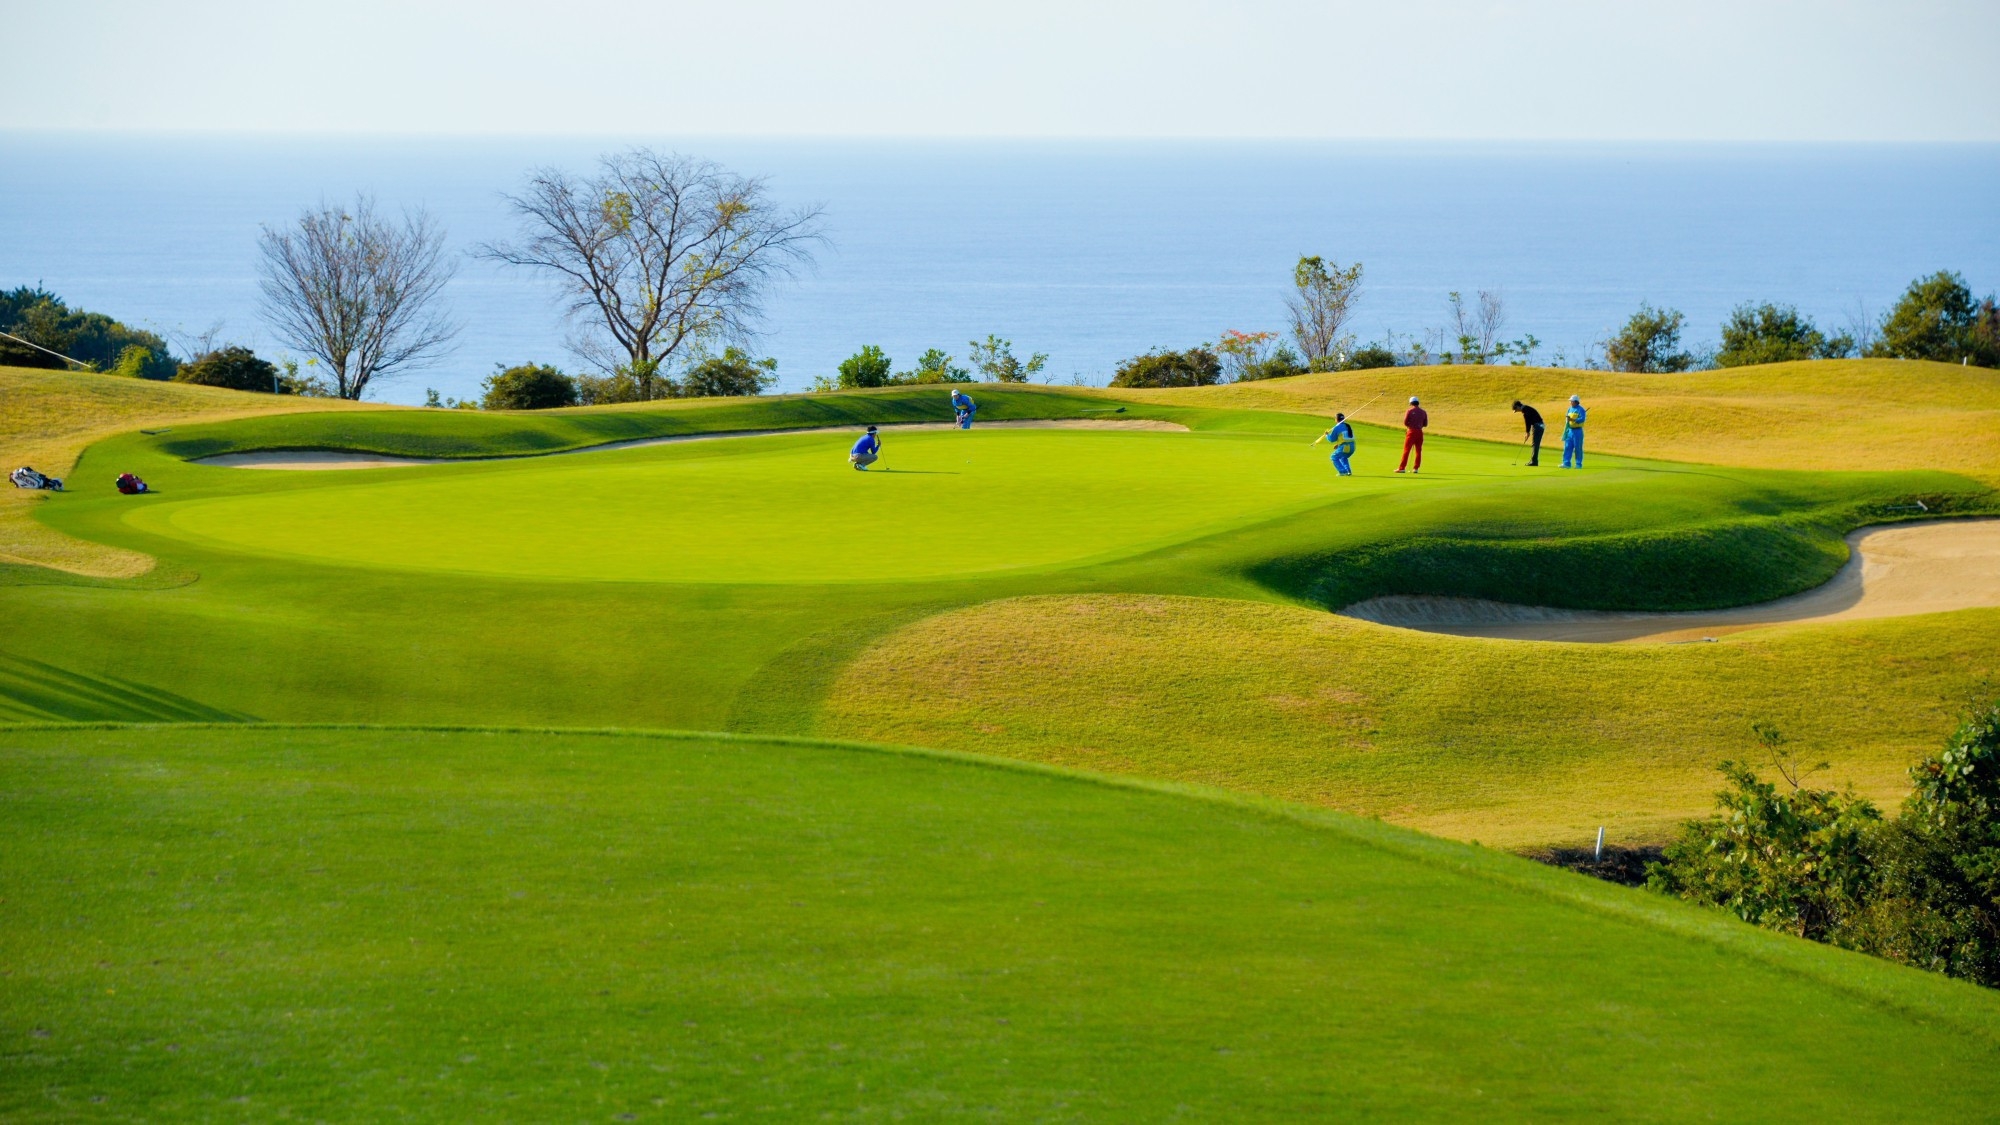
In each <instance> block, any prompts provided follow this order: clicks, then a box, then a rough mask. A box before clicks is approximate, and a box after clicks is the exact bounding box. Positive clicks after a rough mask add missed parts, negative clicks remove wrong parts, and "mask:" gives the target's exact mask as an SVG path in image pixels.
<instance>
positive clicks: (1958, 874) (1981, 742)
mask: <svg viewBox="0 0 2000 1125" xmlns="http://www.w3.org/2000/svg"><path fill="white" fill-rule="evenodd" d="M1910 780H1911V782H1912V783H1913V785H1914V789H1913V791H1912V792H1911V794H1910V796H1909V798H1908V800H1906V801H1905V802H1904V804H1903V811H1902V814H1901V815H1900V816H1898V817H1897V818H1896V820H1895V822H1894V823H1893V824H1891V825H1889V827H1888V829H1887V830H1886V831H1884V832H1883V833H1882V834H1881V838H1880V840H1879V842H1878V845H1877V847H1876V849H1875V851H1876V855H1875V864H1876V868H1877V872H1878V879H1879V882H1880V890H1879V893H1878V897H1877V899H1876V901H1875V903H1874V904H1873V907H1872V908H1871V910H1870V911H1869V913H1868V916H1867V918H1866V920H1865V925H1864V926H1862V927H1861V928H1860V931H1861V932H1860V933H1858V934H1857V935H1855V936H1856V940H1854V941H1853V942H1851V944H1854V945H1856V946H1857V947H1859V948H1862V949H1866V950H1868V951H1869V952H1871V953H1876V954H1878V955H1881V956H1884V957H1888V958H1890V959H1892V960H1896V961H1901V962H1903V963H1904V964H1907V965H1914V966H1916V967H1918V968H1922V969H1930V970H1932V971H1934V972H1940V973H1946V974H1949V975H1951V976H1955V977H1962V978H1964V979H1966V980H1971V981H1976V982H1978V983H1979V984H1983V985H1986V986H1988V987H1994V986H2000V702H1995V703H1989V704H1987V705H1986V706H1985V707H1984V708H1983V709H1981V710H1979V711H1977V712H1975V713H1974V714H1973V715H1972V716H1971V717H1970V718H1968V719H1967V720H1966V721H1965V722H1964V723H1963V724H1961V725H1960V726H1959V728H1958V730H1957V731H1955V732H1954V733H1953V734H1952V736H1951V738H1950V740H1949V741H1947V742H1946V744H1945V748H1944V749H1943V750H1942V751H1940V752H1939V753H1938V754H1936V755H1934V756H1932V757H1929V758H1926V759H1924V760H1923V761H1921V762H1918V763H1917V764H1916V765H1915V766H1913V767H1911V769H1910Z"/></svg>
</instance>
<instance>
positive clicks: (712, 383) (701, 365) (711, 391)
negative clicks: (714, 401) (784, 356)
mask: <svg viewBox="0 0 2000 1125" xmlns="http://www.w3.org/2000/svg"><path fill="white" fill-rule="evenodd" d="M777 381H778V361H777V360H775V359H756V358H753V357H752V356H751V355H750V353H749V352H746V351H743V350H742V349H741V348H725V349H723V352H722V354H721V355H711V356H703V357H701V358H700V359H699V360H697V361H696V362H694V363H692V364H689V365H688V369H687V372H686V373H685V374H683V375H682V376H681V380H680V382H679V383H677V384H675V386H674V393H675V394H676V395H677V396H679V397H681V398H739V397H742V396H745V395H760V394H763V393H764V392H765V391H766V390H769V389H770V388H771V386H772V385H773V384H775V383H777Z"/></svg>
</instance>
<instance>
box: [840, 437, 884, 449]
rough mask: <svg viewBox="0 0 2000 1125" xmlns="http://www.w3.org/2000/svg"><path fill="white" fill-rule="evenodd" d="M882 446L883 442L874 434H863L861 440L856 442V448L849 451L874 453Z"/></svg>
mask: <svg viewBox="0 0 2000 1125" xmlns="http://www.w3.org/2000/svg"><path fill="white" fill-rule="evenodd" d="M880 448H882V443H881V442H880V441H877V440H876V438H875V435H874V434H862V435H861V440H860V441H857V442H855V443H854V448H853V449H850V450H848V453H850V454H854V453H873V452H875V451H876V450H878V449H880Z"/></svg>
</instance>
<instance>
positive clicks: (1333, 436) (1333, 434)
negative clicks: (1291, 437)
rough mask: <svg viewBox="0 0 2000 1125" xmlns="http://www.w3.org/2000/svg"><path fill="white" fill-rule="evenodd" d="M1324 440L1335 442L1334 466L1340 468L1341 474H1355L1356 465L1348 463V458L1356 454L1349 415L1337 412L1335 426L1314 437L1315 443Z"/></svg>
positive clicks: (1347, 475)
mask: <svg viewBox="0 0 2000 1125" xmlns="http://www.w3.org/2000/svg"><path fill="white" fill-rule="evenodd" d="M1323 441H1324V442H1331V443H1332V444H1333V467H1334V468H1335V469H1337V470H1339V472H1340V475H1341V476H1344V477H1351V476H1353V475H1354V467H1353V466H1352V465H1350V464H1348V463H1347V459H1348V458H1349V457H1352V456H1354V427H1353V426H1350V425H1348V424H1347V415H1345V414H1335V415H1334V416H1333V428H1332V429H1330V430H1328V431H1327V432H1325V433H1323V434H1321V435H1320V436H1319V437H1317V438H1314V439H1313V444H1314V445H1318V444H1319V443H1320V442H1323Z"/></svg>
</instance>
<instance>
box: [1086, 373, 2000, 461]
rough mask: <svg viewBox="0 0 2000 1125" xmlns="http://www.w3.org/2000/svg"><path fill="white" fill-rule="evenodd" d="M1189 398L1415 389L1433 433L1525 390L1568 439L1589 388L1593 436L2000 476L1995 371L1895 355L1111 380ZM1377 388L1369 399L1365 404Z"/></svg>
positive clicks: (1366, 412)
mask: <svg viewBox="0 0 2000 1125" xmlns="http://www.w3.org/2000/svg"><path fill="white" fill-rule="evenodd" d="M1113 393H1115V394H1116V395H1118V396H1119V397H1122V398H1131V399H1138V400H1143V401H1149V402H1170V403H1177V404H1184V405H1188V406H1209V407H1229V406H1237V407H1245V408H1255V409H1265V410H1289V411H1298V412H1304V413H1315V414H1332V413H1333V412H1334V411H1336V410H1344V411H1347V412H1349V413H1352V414H1354V415H1355V416H1356V417H1357V418H1359V419H1360V420H1362V421H1364V422H1375V423H1379V424H1382V425H1389V426H1398V425H1401V423H1402V417H1403V411H1404V410H1406V409H1408V400H1409V397H1410V396H1411V395H1417V396H1419V397H1421V398H1422V399H1423V403H1424V409H1425V410H1426V411H1427V412H1428V413H1429V414H1430V420H1431V429H1432V431H1434V432H1436V433H1441V434H1452V435H1456V436H1459V437H1474V438H1486V439H1489V440H1493V441H1508V442H1518V441H1520V440H1521V434H1522V426H1521V420H1520V416H1519V415H1517V414H1515V413H1514V412H1513V411H1512V410H1511V409H1510V404H1511V403H1512V402H1513V401H1514V400H1515V399H1516V398H1519V399H1522V400H1524V401H1526V402H1529V403H1531V404H1533V405H1534V406H1535V407H1537V408H1538V409H1540V410H1541V411H1542V413H1543V415H1544V416H1546V418H1547V419H1548V422H1549V435H1548V445H1546V446H1545V447H1544V451H1545V452H1546V451H1547V448H1548V446H1554V447H1556V448H1557V449H1558V450H1559V449H1560V445H1561V438H1560V434H1559V431H1560V430H1561V426H1562V422H1561V414H1562V408H1563V407H1565V406H1567V405H1568V402H1569V396H1570V395H1572V394H1578V395H1582V396H1583V400H1584V405H1585V406H1586V407H1587V408H1588V409H1589V411H1590V422H1589V427H1588V433H1589V435H1590V438H1589V448H1590V449H1592V450H1597V451H1601V452H1606V453H1614V452H1615V453H1626V454H1631V455H1633V456H1638V457H1657V458H1662V459H1666V460H1672V461H1698V462H1702V463H1704V464H1712V465H1738V466H1743V467H1745V468H1760V469H1834V470H1838V469H1946V470H1950V471H1954V472H1962V473H1966V474H1968V475H1972V476H1976V477H1979V478H1980V479H1983V480H1988V481H2000V371H1993V370H1988V369H1986V368H1980V367H1959V366H1954V365H1951V364H1945V363H1927V362H1919V361H1904V360H1889V359H1853V360H1817V361H1812V362H1801V363H1775V364H1769V365H1766V366H1761V367H1736V368H1726V369H1723V370H1718V371H1690V372H1683V373H1681V374H1675V375H1634V374H1627V373H1624V372H1617V371H1573V370H1567V369H1560V368H1549V367H1502V366H1474V365H1444V366H1434V367H1392V368H1378V369H1373V370H1368V371H1349V372H1335V373H1328V374H1320V375H1300V376H1296V377H1294V378H1290V379H1272V380H1268V381H1265V382H1257V383H1235V384H1229V385H1224V386H1216V387H1194V388H1186V389H1177V390H1167V391H1129V390H1120V391H1115V392H1113ZM1371 400H1372V402H1373V405H1370V406H1367V407H1366V408H1365V409H1359V408H1361V407H1362V405H1363V404H1364V403H1369V402H1370V401H1371Z"/></svg>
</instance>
